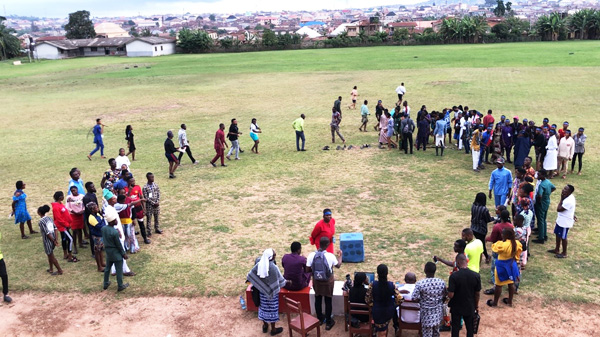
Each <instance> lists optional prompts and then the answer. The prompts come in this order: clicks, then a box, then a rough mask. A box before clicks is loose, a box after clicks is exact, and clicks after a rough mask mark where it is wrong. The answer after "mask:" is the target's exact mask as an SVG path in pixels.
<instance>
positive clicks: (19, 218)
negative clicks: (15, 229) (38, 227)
mask: <svg viewBox="0 0 600 337" xmlns="http://www.w3.org/2000/svg"><path fill="white" fill-rule="evenodd" d="M15 185H16V188H17V189H16V190H15V192H14V193H13V197H12V200H13V202H12V204H11V207H12V212H11V213H10V216H14V217H15V224H19V229H20V230H21V239H29V236H27V235H25V223H26V222H27V227H29V234H35V233H37V232H36V231H34V230H33V228H32V227H31V216H30V215H29V212H28V211H27V194H25V192H24V191H23V190H24V189H25V186H26V185H25V183H24V182H23V181H22V180H19V181H17V183H16V184H15Z"/></svg>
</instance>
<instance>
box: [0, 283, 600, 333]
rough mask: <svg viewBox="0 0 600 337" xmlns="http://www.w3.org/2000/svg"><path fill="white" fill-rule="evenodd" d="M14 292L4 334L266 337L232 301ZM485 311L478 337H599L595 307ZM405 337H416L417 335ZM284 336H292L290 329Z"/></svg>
mask: <svg viewBox="0 0 600 337" xmlns="http://www.w3.org/2000/svg"><path fill="white" fill-rule="evenodd" d="M11 295H12V296H13V300H14V301H13V303H12V304H10V305H7V304H2V305H0V317H1V324H0V336H143V337H152V336H163V337H165V336H172V337H176V336H265V335H264V334H263V333H262V332H261V331H260V326H261V325H260V323H259V322H258V319H257V318H256V314H254V313H248V312H243V311H241V310H240V307H239V303H238V299H237V298H233V297H211V298H204V297H201V298H176V297H175V298H174V297H160V296H157V297H145V298H125V297H121V296H118V295H115V294H114V293H113V292H112V291H111V292H104V293H100V294H85V295H83V294H37V293H13V294H11ZM483 299H487V296H484V297H483V298H482V300H483ZM482 304H483V301H482ZM483 307H484V308H482V309H481V316H482V319H481V326H480V333H479V334H478V336H493V337H497V336H544V337H553V336H556V337H558V336H574V337H575V336H594V335H597V331H596V328H595V326H596V324H595V322H598V318H599V316H600V307H599V306H597V305H589V304H572V303H558V302H554V303H545V302H543V301H541V300H540V299H537V298H524V297H521V298H518V299H517V301H516V306H515V308H507V307H500V308H495V309H491V308H488V307H486V306H485V304H483ZM281 318H282V322H281V323H278V325H280V324H283V325H284V326H285V325H286V324H285V322H286V319H287V318H286V317H285V316H282V317H281ZM336 321H337V324H336V325H335V327H334V329H332V330H331V331H322V335H323V336H347V334H346V333H345V332H344V327H343V324H342V318H341V317H337V318H336ZM311 335H313V336H314V334H311ZM404 335H405V336H417V334H416V333H414V332H407V333H405V334H404ZM441 335H442V336H450V333H449V332H444V333H442V334H441ZM462 335H464V332H463V334H462ZM280 336H288V333H287V331H284V333H283V334H281V335H280ZM390 336H391V334H390Z"/></svg>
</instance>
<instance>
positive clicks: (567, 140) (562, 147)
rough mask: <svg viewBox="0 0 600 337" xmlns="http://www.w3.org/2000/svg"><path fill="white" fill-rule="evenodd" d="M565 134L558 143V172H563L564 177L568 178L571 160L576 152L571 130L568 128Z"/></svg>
mask: <svg viewBox="0 0 600 337" xmlns="http://www.w3.org/2000/svg"><path fill="white" fill-rule="evenodd" d="M564 134H565V136H564V137H562V138H561V139H560V142H559V143H558V163H559V165H558V173H559V174H561V173H562V178H563V179H566V178H567V170H568V169H569V161H571V160H573V155H574V154H575V141H574V140H573V137H571V130H566V131H565V132H564Z"/></svg>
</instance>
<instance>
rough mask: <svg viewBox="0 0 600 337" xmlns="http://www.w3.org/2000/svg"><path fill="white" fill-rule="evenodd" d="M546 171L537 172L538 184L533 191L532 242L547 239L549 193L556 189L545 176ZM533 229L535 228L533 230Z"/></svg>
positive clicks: (544, 241)
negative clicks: (534, 226) (534, 225)
mask: <svg viewBox="0 0 600 337" xmlns="http://www.w3.org/2000/svg"><path fill="white" fill-rule="evenodd" d="M547 174H548V173H547V171H546V170H544V169H541V170H539V171H538V173H537V179H538V181H539V185H538V187H537V191H536V192H535V207H534V209H535V217H536V218H537V231H538V238H537V240H532V242H534V243H541V244H544V243H546V241H547V240H548V235H547V233H546V227H547V225H546V217H547V216H548V208H550V194H552V192H554V191H555V190H556V187H555V186H554V184H552V183H551V182H550V180H549V179H548V178H547ZM534 231H535V230H534Z"/></svg>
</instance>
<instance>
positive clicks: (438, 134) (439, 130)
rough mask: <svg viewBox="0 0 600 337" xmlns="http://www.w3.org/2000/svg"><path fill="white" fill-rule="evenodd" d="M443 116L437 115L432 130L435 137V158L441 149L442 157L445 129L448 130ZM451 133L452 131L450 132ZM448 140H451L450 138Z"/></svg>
mask: <svg viewBox="0 0 600 337" xmlns="http://www.w3.org/2000/svg"><path fill="white" fill-rule="evenodd" d="M444 118H445V115H444V114H439V115H438V117H437V121H436V122H435V128H434V129H433V135H434V137H435V155H436V157H437V156H438V154H439V150H440V149H441V151H442V157H443V156H444V148H445V147H446V146H444V138H446V137H445V135H446V129H447V128H448V123H447V122H446V121H445V120H444ZM449 130H452V128H450V129H449ZM450 132H452V131H450ZM448 138H450V140H452V138H451V137H448Z"/></svg>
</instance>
